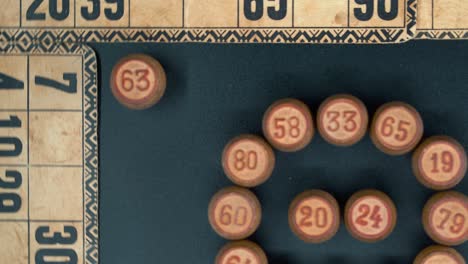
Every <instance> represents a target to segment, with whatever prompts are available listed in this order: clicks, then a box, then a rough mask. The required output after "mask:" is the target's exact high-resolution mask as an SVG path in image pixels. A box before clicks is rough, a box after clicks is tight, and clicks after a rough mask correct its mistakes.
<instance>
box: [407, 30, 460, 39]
mask: <svg viewBox="0 0 468 264" xmlns="http://www.w3.org/2000/svg"><path fill="white" fill-rule="evenodd" d="M415 39H435V40H457V39H458V40H460V39H468V30H467V29H464V30H463V29H460V30H445V29H440V30H439V29H438V30H432V29H431V30H417V31H416V36H415Z"/></svg>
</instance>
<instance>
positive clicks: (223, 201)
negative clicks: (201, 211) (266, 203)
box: [208, 187, 262, 240]
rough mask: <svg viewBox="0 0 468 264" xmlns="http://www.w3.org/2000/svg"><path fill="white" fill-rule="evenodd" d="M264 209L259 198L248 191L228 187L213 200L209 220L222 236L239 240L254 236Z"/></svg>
mask: <svg viewBox="0 0 468 264" xmlns="http://www.w3.org/2000/svg"><path fill="white" fill-rule="evenodd" d="M261 218H262V209H261V205H260V202H259V201H258V199H257V197H256V196H255V195H254V194H253V193H252V192H251V191H249V190H248V189H245V188H241V187H227V188H224V189H222V190H221V191H219V192H218V193H216V194H215V195H214V197H213V198H212V199H211V202H210V205H209V208H208V219H209V221H210V224H211V226H212V227H213V229H214V231H215V232H216V233H218V234H219V235H220V236H222V237H224V238H226V239H230V240H239V239H244V238H247V237H248V236H250V235H252V234H253V233H254V232H255V231H256V230H257V228H258V226H259V225H260V222H261Z"/></svg>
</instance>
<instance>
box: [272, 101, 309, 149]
mask: <svg viewBox="0 0 468 264" xmlns="http://www.w3.org/2000/svg"><path fill="white" fill-rule="evenodd" d="M263 133H264V134H265V137H266V139H267V140H268V141H269V142H270V144H271V145H272V146H273V147H275V148H277V149H279V150H281V151H285V152H294V151H298V150H301V149H303V148H305V147H306V146H307V145H308V144H309V143H310V141H311V140H312V138H313V136H314V125H313V121H312V114H311V112H310V110H309V108H308V107H307V105H305V104H304V103H303V102H301V101H299V100H296V99H282V100H279V101H277V102H275V103H274V104H273V105H271V106H270V107H269V108H268V110H267V111H266V113H265V115H264V116H263Z"/></svg>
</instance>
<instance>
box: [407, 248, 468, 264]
mask: <svg viewBox="0 0 468 264" xmlns="http://www.w3.org/2000/svg"><path fill="white" fill-rule="evenodd" d="M413 264H466V262H465V259H464V258H463V256H462V255H460V253H458V252H457V251H456V250H455V249H452V248H449V247H443V246H430V247H428V248H426V249H424V250H423V251H421V253H419V255H418V256H417V257H416V259H415V260H414V262H413Z"/></svg>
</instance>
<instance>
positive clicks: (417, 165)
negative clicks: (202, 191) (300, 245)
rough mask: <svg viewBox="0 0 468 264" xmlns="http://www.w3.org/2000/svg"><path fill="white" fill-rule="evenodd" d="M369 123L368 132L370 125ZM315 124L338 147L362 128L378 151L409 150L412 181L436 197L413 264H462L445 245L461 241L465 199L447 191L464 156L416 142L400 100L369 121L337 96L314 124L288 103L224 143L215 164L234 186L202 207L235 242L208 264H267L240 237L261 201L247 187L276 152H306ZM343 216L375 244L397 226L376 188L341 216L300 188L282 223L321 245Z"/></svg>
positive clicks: (411, 115)
mask: <svg viewBox="0 0 468 264" xmlns="http://www.w3.org/2000/svg"><path fill="white" fill-rule="evenodd" d="M369 123H370V128H369ZM315 124H316V125H317V131H318V133H319V134H320V135H321V136H322V137H323V139H324V140H325V141H326V142H328V143H330V144H333V145H336V146H340V147H347V146H352V145H354V144H356V143H357V142H359V141H360V140H361V139H362V138H363V137H364V136H365V135H366V133H367V131H368V130H369V133H370V138H371V140H372V142H373V143H374V145H375V146H376V148H377V149H379V150H380V151H382V152H384V153H386V154H388V155H392V156H397V155H404V154H407V153H409V152H412V151H413V157H412V169H413V172H414V175H415V177H416V179H417V180H418V181H419V182H420V183H421V184H422V185H424V186H425V187H427V188H430V189H432V190H435V191H441V192H439V193H436V194H435V195H433V197H431V198H430V199H429V201H428V202H427V203H426V205H425V206H424V209H423V210H422V225H423V227H424V230H425V232H426V233H427V235H428V236H429V237H430V238H431V239H432V240H433V241H434V242H436V243H437V244H440V245H434V246H430V247H428V248H426V249H425V250H423V251H421V253H420V254H419V255H417V256H416V258H415V260H414V264H431V263H447V264H452V263H453V264H466V262H465V260H464V258H463V256H462V255H460V254H459V253H458V252H457V251H456V250H455V249H452V248H450V246H456V245H460V244H463V243H464V242H466V241H467V239H468V198H467V196H466V195H464V194H462V193H459V192H456V191H450V189H452V188H453V187H455V186H456V185H457V184H459V183H460V182H461V181H462V179H463V178H464V176H465V174H466V171H467V155H466V152H465V150H464V148H463V146H462V145H461V144H460V143H458V142H457V141H456V140H455V139H453V138H451V137H449V136H445V135H441V136H433V137H430V138H428V139H426V140H424V141H422V143H421V140H422V137H423V132H424V125H423V122H422V118H421V115H420V114H419V113H418V111H417V110H416V109H415V108H414V107H412V106H411V105H409V104H407V103H404V102H390V103H387V104H384V105H382V106H381V107H379V108H378V109H377V111H376V113H375V114H374V116H373V118H372V120H371V121H370V122H369V116H368V111H367V108H366V106H365V105H364V103H363V102H362V101H361V100H359V99H358V98H356V97H354V96H352V95H347V94H339V95H334V96H331V97H329V98H327V99H326V100H325V101H324V102H323V103H322V104H321V105H320V107H319V109H318V113H317V120H316V123H315V122H314V119H313V115H312V113H311V111H310V109H309V107H308V106H307V105H306V104H305V103H303V102H301V101H299V100H297V99H292V98H287V99H282V100H279V101H276V102H274V103H273V104H272V105H271V106H270V107H269V108H268V109H267V110H266V112H265V114H264V117H263V122H262V127H263V134H264V137H265V139H263V138H262V137H261V136H257V135H251V134H244V135H240V136H237V137H235V138H234V139H232V140H230V141H229V142H228V143H227V145H226V146H225V148H224V150H223V153H222V158H221V160H222V162H221V163H222V167H223V169H224V172H225V174H226V176H227V177H228V178H229V179H230V180H231V181H232V182H233V183H234V184H235V185H236V186H232V187H227V188H224V189H222V190H220V191H219V192H218V193H216V194H215V195H214V196H213V198H212V200H211V202H210V204H209V208H208V218H209V222H210V224H211V226H212V228H213V230H214V231H215V232H216V233H217V234H218V235H220V236H221V237H223V238H225V239H228V240H235V241H233V242H230V243H228V244H227V245H225V246H224V247H223V248H221V250H220V251H219V253H218V255H217V257H216V260H215V263H216V264H231V263H250V264H267V263H268V260H267V256H266V254H265V252H264V251H263V249H262V248H261V247H260V246H259V245H258V244H255V243H253V242H250V241H248V240H246V239H248V237H249V236H250V235H252V234H253V233H254V232H255V231H256V230H257V228H258V227H259V226H260V223H261V219H262V209H261V204H260V202H259V200H258V199H257V197H256V196H255V194H254V193H253V192H252V191H250V190H249V189H247V188H252V187H256V186H258V185H260V184H263V183H265V182H266V181H267V180H268V179H269V178H270V177H271V175H272V173H273V170H274V167H275V154H274V151H273V148H274V149H277V150H279V151H283V152H296V151H299V150H301V149H303V148H305V147H306V146H307V145H309V143H310V142H311V141H312V138H313V137H314V135H315V130H316V128H315ZM342 218H343V219H344V225H345V226H346V228H347V230H348V232H349V234H350V235H351V236H352V237H354V238H355V239H357V240H359V241H362V242H366V243H375V242H379V241H382V240H384V239H386V238H387V237H389V236H390V235H391V233H392V231H393V229H394V228H395V226H396V225H397V222H398V221H397V219H398V213H397V207H396V205H395V204H394V202H393V201H392V199H391V198H390V197H389V196H388V195H387V194H385V193H383V192H381V191H379V190H373V189H365V190H361V191H358V192H356V193H355V194H353V195H352V196H351V197H350V198H349V199H348V201H347V203H346V205H345V207H344V213H343V215H340V206H339V204H338V202H337V201H336V199H335V198H334V197H333V196H332V195H331V194H330V193H328V192H326V191H324V190H305V191H304V192H303V193H301V194H299V195H298V196H297V197H296V198H295V199H294V200H293V201H292V202H291V203H290V207H289V211H288V219H289V226H290V229H291V231H292V233H293V234H295V235H296V236H297V237H298V239H300V240H302V241H304V242H306V243H322V242H325V241H328V240H330V239H332V238H333V237H334V236H335V234H336V233H337V232H338V230H339V228H340V225H341V219H342Z"/></svg>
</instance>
